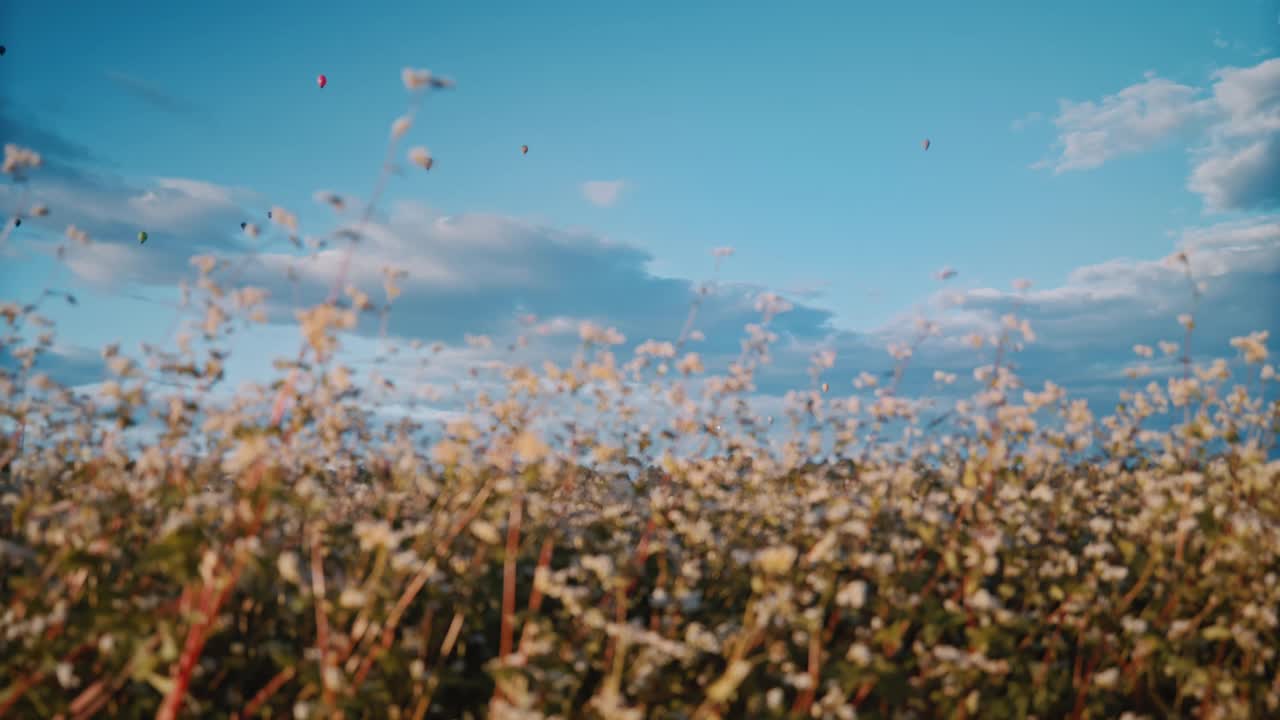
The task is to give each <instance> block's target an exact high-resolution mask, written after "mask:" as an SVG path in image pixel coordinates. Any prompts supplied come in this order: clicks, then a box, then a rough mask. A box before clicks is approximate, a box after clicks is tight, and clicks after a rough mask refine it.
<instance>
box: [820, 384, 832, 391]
mask: <svg viewBox="0 0 1280 720" xmlns="http://www.w3.org/2000/svg"><path fill="white" fill-rule="evenodd" d="M830 389H831V386H830V385H828V384H826V383H822V392H826V391H828V390H830Z"/></svg>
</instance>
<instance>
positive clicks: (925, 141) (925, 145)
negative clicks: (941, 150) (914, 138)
mask: <svg viewBox="0 0 1280 720" xmlns="http://www.w3.org/2000/svg"><path fill="white" fill-rule="evenodd" d="M920 144H921V145H922V146H924V149H925V150H928V149H929V146H930V145H931V144H932V143H930V142H929V138H925V139H924V142H922V143H920Z"/></svg>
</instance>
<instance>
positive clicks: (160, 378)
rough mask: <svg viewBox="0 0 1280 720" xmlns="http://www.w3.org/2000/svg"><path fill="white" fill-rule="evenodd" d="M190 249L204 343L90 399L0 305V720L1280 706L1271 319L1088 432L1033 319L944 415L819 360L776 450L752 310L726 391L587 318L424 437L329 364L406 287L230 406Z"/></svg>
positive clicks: (114, 380)
mask: <svg viewBox="0 0 1280 720" xmlns="http://www.w3.org/2000/svg"><path fill="white" fill-rule="evenodd" d="M405 82H406V85H407V86H408V87H409V88H410V90H413V91H415V92H421V91H423V90H424V89H429V88H430V87H432V84H431V83H430V82H429V81H426V80H424V79H423V76H422V75H421V74H415V73H413V72H406V74H405ZM409 122H411V119H410V117H406V118H405V119H402V120H401V121H397V124H396V126H395V129H394V130H393V140H395V139H397V138H399V137H400V136H401V135H403V134H404V133H405V131H406V130H407V129H408V124H409ZM7 153H8V155H9V156H11V157H12V158H13V160H12V162H10V160H9V159H8V158H7V159H6V165H5V170H6V172H9V173H10V174H16V173H18V172H20V171H22V170H24V169H26V170H31V169H34V168H36V167H38V166H39V156H38V154H35V153H28V152H27V151H22V150H21V149H16V148H15V149H13V150H11V151H7ZM23 153H26V154H23ZM411 156H413V153H411ZM53 210H54V211H55V212H56V208H54V209H53ZM273 221H274V222H275V223H276V224H277V225H278V226H280V227H281V228H282V230H283V231H287V232H290V233H292V232H294V231H296V223H294V225H291V222H292V216H291V215H289V214H288V213H286V212H283V210H282V209H276V211H275V212H274V213H273ZM68 235H69V237H70V239H72V240H73V241H79V242H91V241H92V239H91V238H87V237H82V236H76V235H75V234H74V233H69V234H68ZM6 238H7V235H6ZM1184 259H1185V258H1184ZM195 264H196V266H197V267H198V268H199V271H200V276H199V280H198V284H197V288H198V290H197V291H195V292H194V293H193V295H192V297H191V298H190V303H191V307H196V308H199V311H200V312H201V313H202V314H203V318H204V322H203V324H202V337H199V338H195V339H194V340H193V339H192V338H183V339H182V340H181V341H180V342H179V343H178V347H176V348H174V349H172V350H166V351H161V350H159V349H154V348H152V349H150V356H149V357H148V358H147V363H146V366H145V367H144V366H143V365H142V364H140V363H139V362H137V361H135V360H133V359H130V358H128V357H126V356H125V355H123V354H121V353H119V352H118V350H117V349H116V348H107V349H106V350H104V358H105V360H106V365H107V368H108V370H109V373H110V378H109V379H108V380H107V381H106V382H105V383H104V384H103V385H102V386H101V387H100V388H99V389H98V392H97V393H96V395H95V396H94V397H92V398H85V397H80V396H78V395H77V394H76V393H74V392H72V391H70V390H68V389H66V388H64V387H61V386H60V385H58V384H57V383H55V382H54V381H53V380H51V379H50V378H48V377H47V376H45V375H43V374H41V373H40V365H39V360H40V357H41V354H42V353H43V352H45V351H47V349H48V348H49V347H50V345H51V343H52V342H53V340H52V335H51V334H46V335H40V336H37V335H36V333H38V332H40V331H41V327H42V325H43V324H44V321H43V319H42V318H41V316H40V314H39V307H40V306H39V303H32V304H28V305H23V304H21V303H14V304H4V305H3V306H0V317H2V318H3V320H2V322H3V323H4V333H5V335H4V337H3V338H2V339H0V343H3V345H2V347H3V348H4V349H5V351H6V352H7V353H8V354H9V355H10V356H11V357H12V358H14V359H15V363H14V366H13V367H11V368H10V369H9V370H4V371H3V374H0V416H2V417H3V418H6V420H5V422H7V423H8V425H7V426H5V427H7V428H8V430H7V431H6V434H5V436H3V437H0V468H3V470H0V563H2V565H0V567H2V568H3V572H2V573H0V657H2V658H4V662H3V666H2V667H0V716H6V717H43V718H51V717H66V718H80V717H88V716H92V715H95V714H96V715H98V716H103V717H120V718H130V717H144V716H146V717H151V716H155V717H165V718H168V717H175V716H178V715H183V716H188V715H189V716H199V717H239V718H246V717H250V716H258V715H260V716H268V715H269V716H271V717H290V716H291V717H295V718H309V717H332V716H334V714H335V713H337V714H340V715H342V716H344V717H392V718H398V717H405V718H423V717H431V718H459V717H475V718H479V717H492V718H550V717H560V718H570V717H584V718H585V717H596V718H641V717H654V718H717V717H722V718H771V717H777V718H781V717H801V716H806V717H821V718H852V717H855V716H857V717H1033V716H1034V717H1039V718H1059V717H1085V716H1088V717H1099V718H1102V717H1129V718H1133V717H1152V718H1163V717H1181V716H1191V715H1193V714H1197V715H1198V716H1200V717H1223V718H1232V717H1241V718H1243V717H1264V716H1280V659H1278V658H1277V656H1276V653H1277V648H1280V624H1278V621H1277V610H1278V608H1280V463H1277V462H1275V461H1271V462H1269V461H1268V458H1269V456H1270V454H1271V453H1272V452H1273V450H1274V444H1275V438H1276V430H1277V428H1278V427H1280V402H1277V401H1275V400H1271V401H1266V400H1265V399H1264V398H1266V397H1267V393H1271V394H1272V395H1274V390H1273V389H1274V383H1275V381H1276V379H1275V373H1274V370H1273V369H1272V366H1270V365H1268V364H1266V363H1267V350H1266V346H1265V345H1266V341H1267V339H1268V338H1267V335H1266V333H1255V334H1253V335H1251V336H1248V337H1244V338H1240V339H1238V340H1237V341H1236V342H1234V343H1233V345H1234V346H1235V351H1237V352H1238V353H1239V355H1240V356H1241V360H1242V362H1239V363H1235V364H1228V363H1227V362H1226V361H1225V360H1220V361H1215V362H1212V363H1209V364H1204V363H1195V362H1192V359H1191V358H1190V357H1188V352H1187V351H1186V347H1187V343H1189V341H1190V338H1191V335H1192V332H1193V329H1194V323H1193V321H1192V319H1190V318H1184V319H1183V322H1184V326H1185V328H1186V336H1185V337H1184V338H1183V339H1182V342H1180V343H1168V344H1167V345H1166V346H1165V347H1164V351H1165V352H1166V354H1168V355H1169V356H1170V357H1172V358H1175V359H1177V358H1179V357H1181V358H1182V359H1183V363H1182V365H1181V369H1180V371H1179V372H1178V373H1177V374H1175V375H1174V376H1172V377H1169V378H1168V379H1167V381H1166V382H1163V383H1156V382H1151V383H1149V384H1147V385H1146V386H1145V387H1141V388H1139V389H1135V390H1134V391H1133V392H1130V393H1126V394H1125V396H1124V397H1123V399H1122V402H1121V403H1120V405H1119V406H1118V407H1117V408H1116V411H1115V413H1114V414H1112V415H1110V416H1108V417H1102V418H1100V417H1095V416H1094V415H1093V413H1092V412H1091V411H1090V409H1089V407H1088V405H1087V404H1086V403H1084V402H1083V401H1082V400H1078V399H1072V398H1070V397H1069V396H1068V395H1067V394H1066V392H1065V391H1064V390H1062V389H1061V388H1058V387H1056V386H1054V385H1052V384H1047V385H1045V386H1044V387H1042V388H1039V389H1032V388H1025V387H1022V385H1021V383H1020V382H1019V380H1018V378H1017V376H1016V374H1015V373H1014V372H1013V371H1012V370H1011V369H1010V366H1009V365H1008V362H1007V357H1008V356H1009V354H1010V353H1012V352H1013V351H1014V344H1015V339H1017V338H1022V339H1024V340H1030V335H1031V331H1030V328H1029V327H1028V326H1027V325H1026V324H1025V323H1024V322H1020V321H1019V320H1018V319H1017V318H1010V319H1009V321H1008V322H1007V326H1008V331H1007V332H1006V333H1004V334H1003V335H1001V336H999V337H996V338H991V339H990V340H989V341H988V345H987V349H988V350H990V351H993V352H994V353H995V354H994V360H993V361H992V362H991V363H989V364H986V365H984V366H982V367H979V368H978V369H977V370H976V371H975V377H976V378H977V379H978V380H979V382H980V384H981V386H982V387H981V389H980V391H979V392H978V393H977V394H976V395H974V396H973V397H972V398H970V399H968V400H967V401H964V402H961V403H959V404H958V405H957V406H956V409H955V411H954V414H953V417H952V418H951V422H949V423H948V424H946V425H936V424H933V423H932V421H931V420H930V419H929V418H924V417H921V414H922V413H921V411H920V407H919V405H918V404H915V403H912V402H909V401H908V400H906V399H904V398H902V397H899V395H898V393H897V392H896V387H897V383H896V380H897V378H899V377H901V373H902V371H903V370H905V369H906V367H907V363H908V362H909V358H910V352H909V351H905V350H900V351H899V352H898V359H899V372H898V373H896V374H895V376H894V378H893V379H890V380H886V381H885V382H883V383H880V382H877V380H876V379H875V378H871V377H867V378H865V379H864V385H865V387H864V389H863V391H862V392H860V393H859V394H856V395H852V396H848V397H836V395H837V393H830V392H823V391H822V390H821V389H819V387H818V385H817V382H816V380H817V378H818V377H819V375H820V373H821V371H822V370H823V369H824V367H829V366H830V362H831V360H832V359H831V358H829V357H821V356H820V357H818V358H816V359H815V374H814V377H815V386H814V387H813V388H812V389H808V390H799V391H797V392H796V393H795V394H794V395H793V397H792V400H793V407H792V411H791V414H790V418H789V420H790V422H789V426H790V429H789V431H788V430H787V429H786V428H784V427H783V425H784V424H786V423H778V425H777V426H776V427H773V428H771V427H770V423H768V422H766V421H764V419H763V418H761V417H758V416H756V415H755V414H753V412H752V410H751V407H750V404H749V403H745V402H740V400H741V399H742V398H744V397H747V396H749V395H750V393H751V391H752V377H753V373H754V372H755V371H756V370H757V368H758V367H759V365H760V364H761V363H762V362H764V361H766V359H767V354H768V346H769V343H770V342H771V340H772V339H773V338H772V335H771V333H770V331H769V322H770V320H771V319H772V317H773V315H775V314H776V313H778V312H781V311H784V310H785V307H784V306H783V305H782V304H781V303H780V301H778V300H777V299H776V298H770V297H766V298H764V299H763V300H762V303H761V305H760V310H761V313H762V319H761V322H760V324H758V325H755V326H752V327H751V328H749V336H748V340H747V341H746V342H745V343H744V350H743V354H742V357H741V358H740V359H739V361H738V362H737V363H736V364H735V365H734V366H733V367H732V368H731V369H730V371H729V372H728V373H727V374H724V375H719V376H713V377H705V375H706V373H705V372H704V370H703V368H702V367H701V365H702V362H701V359H700V358H699V357H698V355H697V354H696V353H692V352H687V351H685V350H684V348H683V347H682V345H681V343H675V344H673V343H667V342H661V341H653V342H647V343H644V344H643V345H640V346H639V347H638V348H637V349H636V352H635V353H634V357H632V358H630V359H626V361H625V362H624V359H622V358H619V357H616V356H615V354H614V352H613V351H612V350H610V348H611V347H613V346H616V345H619V344H621V342H622V340H623V339H622V338H621V337H619V336H618V335H617V333H616V332H612V331H610V330H608V329H601V328H596V327H592V326H584V327H583V328H582V333H581V334H582V339H583V350H582V352H581V353H579V354H578V355H577V357H576V358H575V359H574V361H573V362H571V363H568V364H566V365H565V366H564V367H557V366H555V365H550V364H548V365H547V366H544V367H542V368H541V369H538V370H534V369H532V368H527V367H519V366H510V367H506V368H504V369H503V373H504V378H505V382H506V387H507V392H506V393H505V394H503V395H501V396H496V397H486V396H480V397H477V398H476V399H475V400H474V402H473V403H472V405H471V406H470V408H469V411H468V412H467V414H466V415H465V418H463V419H455V420H453V421H451V422H450V424H449V426H448V430H447V433H446V434H445V436H444V437H440V438H435V439H433V440H431V441H430V442H429V443H428V442H424V441H423V439H422V434H421V433H420V432H419V428H417V427H416V426H415V425H414V424H413V423H410V422H402V423H388V422H386V421H385V420H380V419H379V418H378V417H377V416H375V415H373V414H372V413H371V412H370V403H369V400H368V397H369V395H368V393H369V392H371V391H372V390H371V389H370V388H364V389H363V390H362V389H361V388H358V387H356V386H355V384H354V383H353V379H352V378H353V374H354V371H353V370H352V369H350V368H348V367H345V366H343V365H342V364H340V363H338V362H337V360H336V359H335V352H336V351H337V349H338V347H339V340H340V335H341V333H342V332H343V331H344V330H348V329H350V328H352V327H353V326H354V325H355V323H356V320H357V316H358V314H359V313H361V312H370V313H378V312H382V311H385V310H389V308H390V305H391V303H392V301H393V300H394V299H395V297H396V294H397V292H398V291H397V289H396V287H395V284H394V283H395V279H396V276H395V274H394V273H389V274H388V284H387V287H386V303H385V305H383V306H381V307H378V306H375V305H374V303H373V301H372V300H370V298H369V297H368V296H367V295H365V294H363V293H361V292H360V291H359V290H356V289H354V288H352V289H351V290H350V291H349V292H348V293H347V299H346V300H345V301H344V302H338V301H337V300H336V299H335V298H331V302H328V303H326V304H322V305H318V306H316V307H314V308H312V309H310V310H308V311H306V312H305V313H302V314H301V324H302V329H303V333H304V337H305V339H306V351H305V353H304V354H303V355H300V356H299V359H298V361H297V362H293V361H290V362H282V363H281V368H282V371H287V375H286V376H285V377H282V378H281V379H280V380H279V381H278V382H275V383H273V384H271V385H269V386H262V387H257V388H252V389H250V390H247V391H244V392H241V393H238V394H236V395H235V397H234V398H228V396H225V395H221V396H219V395H217V394H216V393H215V392H214V390H215V389H216V388H217V387H218V381H219V380H220V379H221V378H222V375H223V367H224V366H225V360H226V357H227V353H228V352H230V344H229V339H228V331H229V329H230V328H232V327H234V326H236V325H237V324H239V323H245V322H256V321H261V320H262V319H263V316H262V314H261V303H262V302H263V300H264V295H263V294H262V293H261V292H257V291H255V290H253V289H252V288H227V287H223V286H222V283H223V282H224V281H223V280H222V279H221V278H223V277H224V276H225V277H232V276H234V273H225V274H224V275H219V273H220V272H222V268H221V266H220V265H219V263H218V262H217V260H216V259H214V258H197V259H196V263H195ZM340 286H341V285H340V284H339V285H338V287H340ZM991 341H994V342H991ZM1221 350H1223V351H1225V352H1231V350H1230V349H1228V348H1222V349H1221ZM1137 351H1138V353H1139V354H1141V355H1150V354H1151V352H1152V350H1151V349H1149V348H1141V347H1140V348H1137ZM404 356H409V357H413V356H414V355H413V354H412V353H405V355H404ZM921 371H923V370H921ZM940 379H941V380H946V379H947V378H945V377H942V378H940ZM881 385H883V387H881ZM1250 388H1252V392H1250V390H1249V389H1250ZM570 401H572V402H583V403H585V404H588V405H590V406H591V407H592V413H593V417H597V418H610V419H611V420H610V422H608V423H604V422H600V423H596V422H580V423H578V424H575V423H574V422H573V421H572V419H571V418H572V417H573V416H572V415H565V414H563V413H557V412H553V411H552V410H550V409H549V408H563V407H570V406H571V403H570ZM641 403H644V404H646V407H647V408H648V409H649V410H652V408H653V407H654V406H655V405H656V406H658V407H659V408H660V409H662V412H660V413H659V415H660V417H661V418H662V420H661V422H660V423H658V424H652V425H646V424H645V423H641V422H639V421H637V420H635V419H634V417H635V408H636V407H637V406H638V405H639V404H641ZM1162 417H1168V418H1170V422H1169V423H1166V425H1165V426H1166V427H1171V429H1170V430H1167V431H1164V430H1154V429H1148V428H1155V427H1160V422H1159V421H1160V419H1161V418H1162ZM155 423H159V424H160V425H161V427H160V429H159V430H157V431H156V432H154V433H151V434H149V435H145V436H143V437H142V439H141V440H136V439H135V441H133V442H129V441H127V440H128V438H127V437H126V433H127V431H129V429H130V428H131V427H133V426H135V425H140V424H142V425H146V424H155ZM931 425H932V427H931ZM890 428H893V432H892V434H890V432H889V429H890ZM904 429H905V430H904ZM606 430H607V432H606ZM899 437H901V438H902V439H901V440H896V439H894V438H899ZM675 440H679V441H681V442H678V443H677V442H673V441H675ZM703 441H705V442H703ZM833 458H834V459H833Z"/></svg>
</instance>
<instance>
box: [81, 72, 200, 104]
mask: <svg viewBox="0 0 1280 720" xmlns="http://www.w3.org/2000/svg"><path fill="white" fill-rule="evenodd" d="M103 75H104V76H105V77H106V78H107V80H109V81H111V83H112V84H114V85H115V86H116V87H118V88H120V89H121V90H123V91H124V92H125V93H127V94H129V95H131V96H133V97H134V98H136V99H138V100H141V101H142V102H144V103H146V104H148V105H150V106H151V107H153V108H155V109H157V110H161V111H164V112H167V113H172V114H174V115H191V114H194V113H195V112H197V110H198V108H197V107H196V106H195V105H194V104H193V103H191V102H189V101H187V100H185V99H183V98H181V97H178V96H177V95H174V94H172V93H170V92H168V91H166V90H164V89H162V88H160V87H157V86H156V85H153V84H151V83H149V82H147V81H146V80H143V79H141V78H138V77H134V76H133V75H128V74H125V73H122V72H116V71H114V70H107V71H106V72H104V73H103Z"/></svg>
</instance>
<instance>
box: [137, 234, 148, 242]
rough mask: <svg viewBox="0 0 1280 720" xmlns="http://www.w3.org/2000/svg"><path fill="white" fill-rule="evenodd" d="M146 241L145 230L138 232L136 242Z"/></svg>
mask: <svg viewBox="0 0 1280 720" xmlns="http://www.w3.org/2000/svg"><path fill="white" fill-rule="evenodd" d="M146 241H147V234H146V233H145V232H140V233H138V244H139V245H141V244H143V243H145V242H146Z"/></svg>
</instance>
